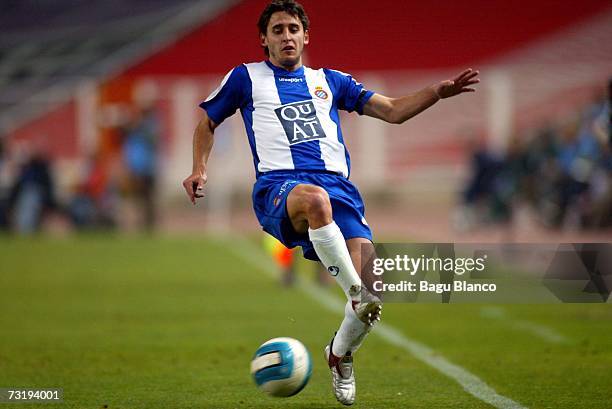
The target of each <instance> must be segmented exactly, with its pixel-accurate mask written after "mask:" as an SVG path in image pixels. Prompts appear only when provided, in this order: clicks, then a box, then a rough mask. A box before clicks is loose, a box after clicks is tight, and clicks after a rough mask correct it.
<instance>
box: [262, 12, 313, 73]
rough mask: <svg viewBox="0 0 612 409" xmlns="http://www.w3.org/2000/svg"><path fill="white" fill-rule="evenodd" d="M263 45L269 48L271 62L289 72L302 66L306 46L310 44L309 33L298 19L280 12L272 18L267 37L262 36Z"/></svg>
mask: <svg viewBox="0 0 612 409" xmlns="http://www.w3.org/2000/svg"><path fill="white" fill-rule="evenodd" d="M260 40H261V45H262V46H264V47H268V51H269V52H270V62H272V64H274V65H277V66H281V67H283V68H285V69H287V70H289V71H291V70H294V69H297V68H299V67H300V66H301V65H302V52H303V51H304V45H305V44H308V31H306V32H305V31H304V27H303V26H302V22H301V21H300V19H298V18H297V17H293V16H292V15H291V14H287V13H285V12H284V11H278V12H276V13H274V14H272V16H271V17H270V22H269V23H268V30H267V33H266V35H263V34H261V35H260Z"/></svg>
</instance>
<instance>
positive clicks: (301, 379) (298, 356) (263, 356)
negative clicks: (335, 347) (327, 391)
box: [251, 337, 312, 397]
mask: <svg viewBox="0 0 612 409" xmlns="http://www.w3.org/2000/svg"><path fill="white" fill-rule="evenodd" d="M311 373H312V360H311V359H310V354H309V353H308V350H307V349H306V347H305V346H304V344H302V343H301V342H300V341H298V340H297V339H293V338H286V337H284V338H273V339H271V340H269V341H266V342H264V343H263V344H262V345H261V346H260V347H259V348H258V349H257V351H256V352H255V356H254V357H253V360H252V361H251V375H252V376H253V379H254V380H255V383H256V384H257V387H258V388H259V389H261V390H262V391H264V392H266V393H267V394H269V395H272V396H279V397H287V396H293V395H295V394H297V393H298V392H300V391H301V390H302V389H304V386H306V384H307V383H308V380H309V379H310V374H311Z"/></svg>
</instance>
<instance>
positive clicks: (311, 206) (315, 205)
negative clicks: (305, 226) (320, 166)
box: [304, 186, 332, 220]
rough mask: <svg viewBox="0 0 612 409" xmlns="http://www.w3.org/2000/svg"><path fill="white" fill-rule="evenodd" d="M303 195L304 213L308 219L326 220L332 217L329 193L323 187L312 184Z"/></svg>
mask: <svg viewBox="0 0 612 409" xmlns="http://www.w3.org/2000/svg"><path fill="white" fill-rule="evenodd" d="M309 190H310V191H309V192H308V193H307V194H306V195H305V200H304V202H305V203H306V213H307V215H308V218H309V219H311V218H312V219H316V220H327V219H331V217H332V208H331V202H330V201H329V195H328V194H327V192H326V191H325V190H324V189H321V188H320V187H317V186H313V187H312V188H311V189H309Z"/></svg>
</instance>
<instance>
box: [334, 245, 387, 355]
mask: <svg viewBox="0 0 612 409" xmlns="http://www.w3.org/2000/svg"><path fill="white" fill-rule="evenodd" d="M346 244H347V247H348V249H349V254H350V255H351V260H352V262H353V265H354V266H355V269H356V270H357V271H358V272H359V275H360V277H361V281H362V284H363V286H364V288H365V289H366V290H367V291H364V292H363V293H364V295H363V297H364V298H370V299H374V297H376V295H375V294H373V290H372V283H373V281H374V276H373V274H372V262H373V259H374V258H375V257H376V254H375V252H374V244H373V243H372V242H371V241H370V240H368V239H366V238H363V237H357V238H352V239H349V240H347V241H346ZM376 301H378V299H377V300H376ZM365 305H367V303H366V304H365ZM371 306H372V308H371V311H370V312H369V314H370V317H372V320H371V322H372V324H373V323H376V322H377V321H380V315H381V311H382V304H380V303H376V304H371ZM352 307H353V306H352V305H351V304H350V301H349V303H347V305H346V307H345V309H344V320H343V321H342V324H340V328H339V329H338V332H337V333H336V335H335V337H334V342H333V348H332V353H333V355H335V356H337V357H342V356H344V355H346V353H347V352H350V353H352V354H354V353H355V352H356V351H357V349H358V348H359V347H360V346H361V343H362V342H363V340H364V338H365V337H366V335H367V334H368V333H369V332H370V331H371V329H372V324H365V323H364V322H362V321H361V320H360V319H359V318H358V317H357V315H356V313H355V310H354V309H353V308H352Z"/></svg>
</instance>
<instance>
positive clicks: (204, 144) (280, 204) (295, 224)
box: [183, 0, 479, 405]
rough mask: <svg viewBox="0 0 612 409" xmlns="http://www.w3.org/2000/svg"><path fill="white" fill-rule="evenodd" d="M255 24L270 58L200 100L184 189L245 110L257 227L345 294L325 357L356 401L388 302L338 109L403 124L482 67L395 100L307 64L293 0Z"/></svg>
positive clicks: (272, 7) (193, 191)
mask: <svg viewBox="0 0 612 409" xmlns="http://www.w3.org/2000/svg"><path fill="white" fill-rule="evenodd" d="M258 27H259V40H260V45H261V46H262V47H263V49H264V52H265V54H266V56H267V59H266V60H265V61H262V62H256V63H249V64H242V65H239V66H237V67H235V68H234V69H232V70H231V71H230V72H229V73H228V74H227V75H226V76H225V78H223V80H222V82H221V85H220V86H219V87H218V88H217V89H216V90H215V91H213V92H212V94H210V95H209V96H208V98H207V99H206V100H205V101H204V102H202V103H201V104H200V107H202V108H203V110H204V112H203V116H202V119H201V121H200V123H199V124H198V126H197V128H196V130H195V133H194V138H193V170H192V173H191V175H190V176H189V177H187V178H186V179H185V180H184V181H183V186H184V188H185V190H186V191H187V195H188V196H189V198H190V199H191V201H192V203H194V204H195V201H196V199H197V198H200V197H203V194H202V189H203V186H204V184H205V183H206V181H207V174H206V164H207V161H208V157H209V154H210V152H211V149H212V146H213V135H214V130H215V128H216V127H217V126H218V125H219V124H221V122H223V120H225V119H226V118H227V117H229V116H231V115H233V114H234V113H235V112H236V110H237V109H240V112H241V114H242V119H243V120H244V124H245V128H246V133H247V136H248V140H249V144H250V146H251V152H252V154H253V161H254V165H255V172H256V177H257V181H256V183H255V186H254V188H253V208H254V210H255V214H256V216H257V219H258V220H259V222H260V224H261V226H262V227H263V229H264V230H265V231H266V232H268V233H270V234H271V235H273V236H274V237H276V238H277V239H278V240H279V241H280V242H282V243H283V244H284V245H285V246H287V247H289V248H293V247H296V246H301V247H302V250H303V252H304V257H306V258H309V259H313V260H320V261H321V262H322V263H323V264H324V265H325V267H326V268H327V270H328V271H329V273H330V274H331V275H332V276H334V278H335V279H336V281H337V282H338V284H339V285H340V286H341V287H342V290H343V291H344V293H345V294H346V297H347V300H348V301H347V304H346V307H345V317H344V320H343V321H342V323H341V324H340V328H339V329H338V331H337V333H336V334H335V336H334V337H333V339H332V341H331V342H330V344H329V345H328V346H327V347H326V348H325V353H326V357H327V361H328V365H329V367H330V369H331V373H332V386H333V391H334V394H335V396H336V399H337V400H338V401H340V402H341V403H343V404H345V405H351V404H352V403H353V402H354V401H355V377H354V374H353V354H354V353H355V351H356V350H357V348H358V347H359V345H360V344H361V342H362V341H363V339H364V337H365V335H366V334H367V333H368V332H369V331H370V329H371V328H372V325H373V324H374V323H375V322H376V321H378V320H380V313H381V308H382V304H381V301H380V299H379V298H378V297H376V295H374V294H372V293H371V292H369V291H368V290H367V288H366V286H365V285H363V283H362V279H361V278H360V274H359V273H360V272H361V271H360V270H361V257H362V245H364V246H363V248H364V250H363V252H364V253H363V256H364V257H367V258H368V259H370V258H371V257H372V255H373V251H374V250H373V246H372V233H371V231H370V228H369V226H368V224H367V222H366V219H365V215H364V205H363V202H362V199H361V196H360V195H359V192H358V191H357V188H356V187H355V186H354V185H353V184H352V183H351V182H350V181H349V179H348V177H349V173H350V159H349V154H348V151H347V149H346V147H345V145H344V136H343V134H342V130H341V127H340V119H339V116H338V110H340V109H342V110H346V111H348V112H352V111H356V112H357V113H358V114H360V115H362V114H365V115H368V116H371V117H375V118H379V119H381V120H383V121H386V122H389V123H394V124H401V123H403V122H404V121H406V120H407V119H409V118H412V117H413V116H415V115H417V114H418V113H420V112H421V111H423V110H425V109H427V108H428V107H430V106H432V105H433V104H435V103H436V102H437V101H438V100H440V99H442V98H448V97H452V96H454V95H458V94H461V93H463V92H473V91H474V89H473V88H470V86H471V85H473V84H476V83H477V82H478V81H479V80H478V79H477V78H476V76H477V75H478V72H477V71H472V70H471V69H468V70H465V71H464V72H462V73H461V74H459V75H458V76H457V77H456V78H454V79H453V80H446V81H442V82H440V83H437V84H434V85H432V86H429V87H427V88H424V89H422V90H420V91H418V92H416V93H414V94H411V95H408V96H404V97H400V98H389V97H386V96H383V95H380V94H375V93H374V92H372V91H370V90H367V89H365V88H364V87H363V86H362V85H361V84H360V83H358V82H357V81H355V80H354V79H353V78H352V77H351V76H350V75H348V74H345V73H342V72H340V71H335V70H332V69H327V68H322V69H312V68H308V67H305V66H304V65H302V52H303V50H304V46H305V45H307V44H308V42H309V31H308V27H309V20H308V17H307V15H306V13H305V12H304V9H303V8H302V6H301V5H300V4H299V3H296V2H295V1H294V0H274V1H272V2H271V3H270V4H269V5H268V6H267V7H266V8H265V9H264V11H263V12H262V14H261V16H260V18H259V22H258ZM372 137H376V136H375V135H372ZM361 273H362V274H365V272H361ZM362 278H363V280H365V277H362Z"/></svg>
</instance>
